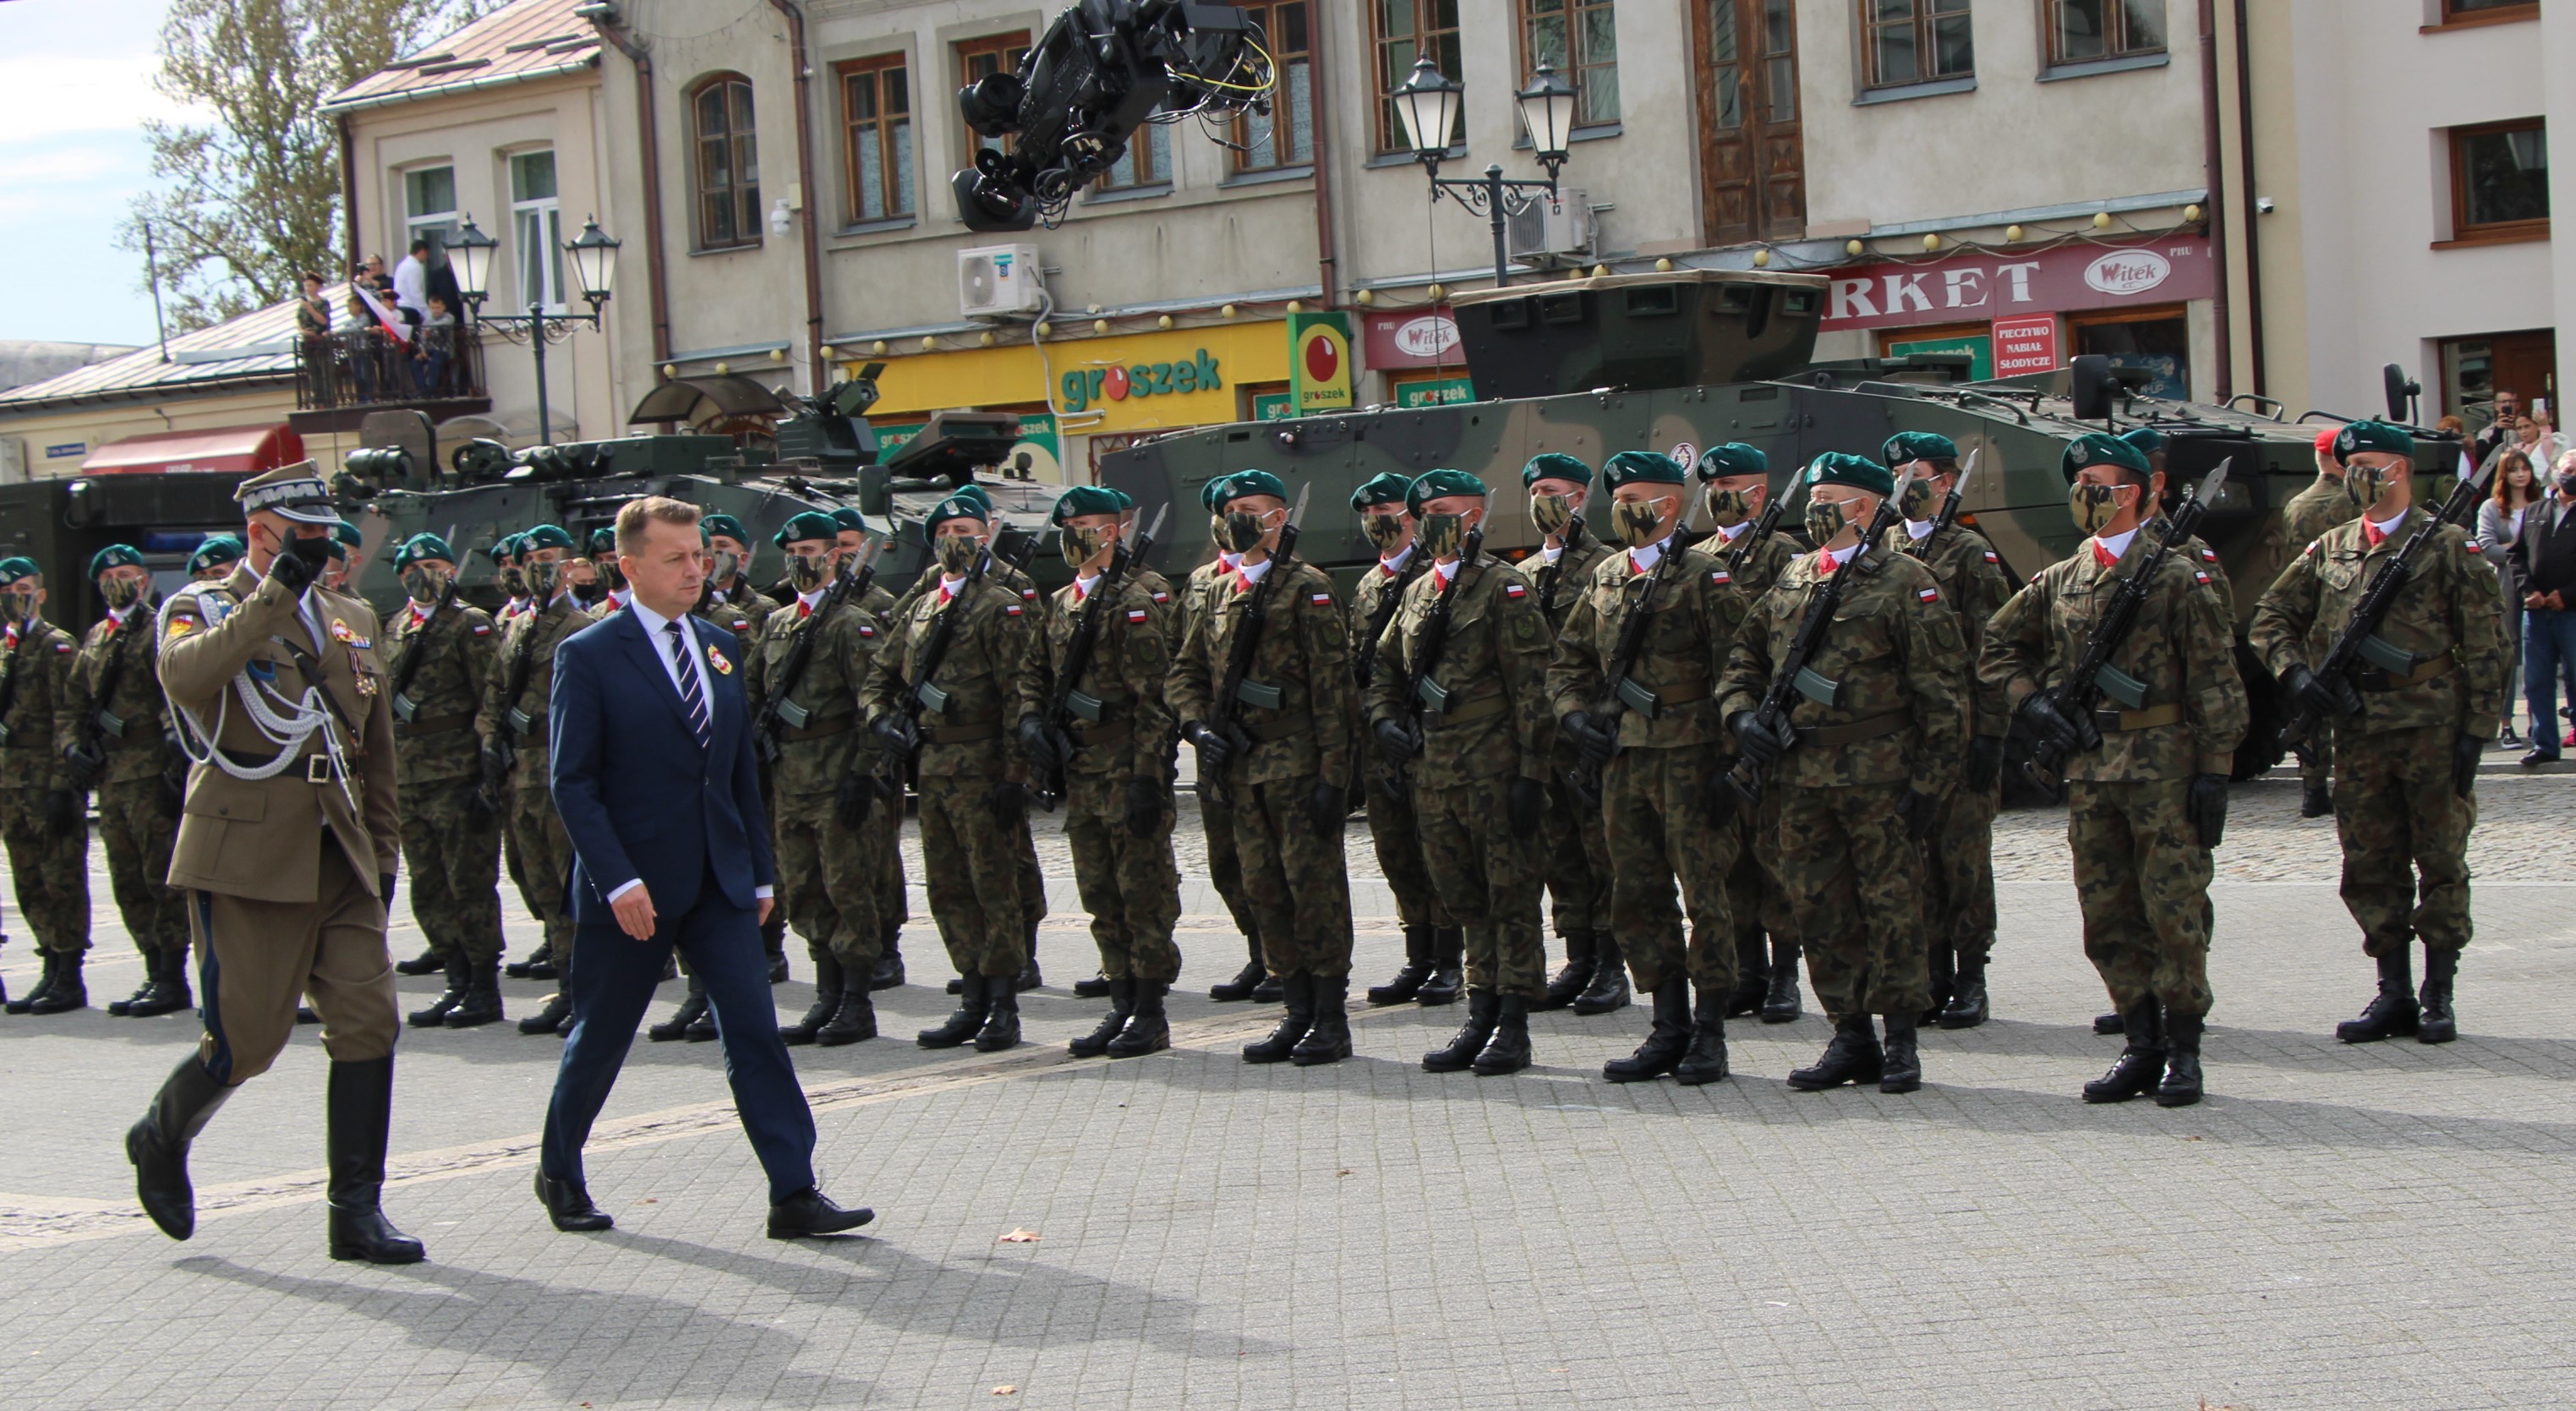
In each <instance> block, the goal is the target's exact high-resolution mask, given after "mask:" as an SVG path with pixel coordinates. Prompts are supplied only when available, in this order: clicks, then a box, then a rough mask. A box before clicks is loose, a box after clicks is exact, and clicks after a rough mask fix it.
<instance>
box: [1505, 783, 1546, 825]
mask: <svg viewBox="0 0 2576 1411" xmlns="http://www.w3.org/2000/svg"><path fill="white" fill-rule="evenodd" d="M1503 815H1504V821H1505V822H1506V823H1508V824H1509V825H1510V826H1511V830H1512V835H1513V836H1514V837H1518V838H1528V839H1536V838H1537V837H1538V830H1539V829H1540V827H1542V826H1543V825H1545V824H1546V822H1547V786H1546V785H1545V784H1542V783H1540V782H1539V781H1537V780H1536V779H1514V780H1512V782H1511V786H1510V787H1509V788H1508V789H1506V790H1505V791H1504V793H1503Z"/></svg>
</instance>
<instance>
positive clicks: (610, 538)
mask: <svg viewBox="0 0 2576 1411" xmlns="http://www.w3.org/2000/svg"><path fill="white" fill-rule="evenodd" d="M615 552H617V529H616V526H614V525H608V524H603V525H601V526H599V527H598V528H597V529H594V530H592V531H590V553H591V555H592V556H593V557H597V556H598V555H601V554H613V553H615Z"/></svg>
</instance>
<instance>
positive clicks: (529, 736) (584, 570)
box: [475, 524, 597, 1034]
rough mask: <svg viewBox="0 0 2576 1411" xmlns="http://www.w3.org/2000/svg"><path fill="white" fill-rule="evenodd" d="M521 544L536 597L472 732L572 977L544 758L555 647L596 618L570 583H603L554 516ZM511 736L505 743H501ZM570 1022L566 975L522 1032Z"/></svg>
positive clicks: (526, 883)
mask: <svg viewBox="0 0 2576 1411" xmlns="http://www.w3.org/2000/svg"><path fill="white" fill-rule="evenodd" d="M518 547H519V551H520V557H521V562H520V564H519V569H520V571H521V573H522V574H523V575H524V576H525V577H526V580H527V585H528V594H529V602H530V604H531V606H530V607H529V609H528V611H526V612H524V613H521V614H520V615H519V616H518V617H517V618H515V619H513V620H512V621H511V622H510V624H509V625H508V627H506V628H505V629H503V632H502V641H501V649H500V651H499V653H498V654H497V655H498V661H499V669H498V670H496V671H494V672H493V673H492V677H491V681H490V685H489V688H488V689H487V690H486V691H485V692H484V695H483V712H482V717H481V718H480V719H479V720H478V721H476V723H475V733H476V734H478V735H480V736H482V737H483V739H485V740H486V741H489V742H491V743H490V744H488V745H487V746H486V755H487V759H495V758H497V760H498V761H499V763H498V767H497V768H496V764H494V763H486V764H485V766H484V768H485V777H486V778H491V777H493V776H494V775H495V774H496V773H498V774H499V776H500V778H501V780H502V787H501V788H499V789H497V790H495V792H498V793H500V794H501V806H502V808H503V809H504V810H505V813H504V816H503V826H504V827H505V828H507V829H508V830H509V834H510V838H511V841H512V843H513V845H514V846H515V847H516V848H517V849H518V854H519V876H518V878H517V880H518V883H519V896H520V899H521V900H523V901H525V902H526V903H527V906H528V910H529V912H530V913H532V914H533V915H535V917H536V918H537V920H538V922H539V923H540V924H542V925H543V926H544V928H545V937H546V948H547V951H548V952H549V954H550V955H551V956H552V957H553V960H552V964H553V967H554V970H555V972H556V974H557V975H558V976H559V977H561V978H563V979H566V980H569V979H570V978H571V975H572V932H573V923H572V912H571V910H570V908H568V907H566V906H565V905H564V878H565V877H567V876H569V875H570V874H571V872H572V841H571V839H570V838H568V837H566V836H565V834H564V826H563V820H562V819H561V818H559V817H557V816H556V814H555V800H554V793H553V788H552V781H551V778H550V776H549V774H548V772H547V767H546V766H547V741H546V709H547V705H548V703H549V702H550V701H551V700H552V699H553V696H554V682H555V648H556V647H558V646H560V645H562V643H563V640H564V639H565V638H566V637H569V636H571V635H572V634H574V633H575V632H579V631H580V630H582V629H583V628H585V627H588V626H590V624H591V616H590V614H589V612H588V611H587V610H585V609H584V608H583V607H582V606H581V603H580V601H579V600H578V599H577V598H576V597H575V596H574V594H573V588H574V586H575V585H576V584H578V583H584V582H596V581H597V576H596V572H595V571H594V570H593V569H592V568H591V566H590V560H588V559H585V558H579V557H576V556H575V554H574V550H573V542H572V536H571V535H570V534H567V533H565V532H564V531H563V529H562V528H561V527H559V526H557V525H552V524H540V525H538V526H536V527H535V528H533V529H530V530H527V531H526V532H525V533H523V534H521V535H520V536H519V545H518ZM504 743H506V745H507V748H506V749H499V747H500V746H501V745H503V744H504ZM496 750H497V751H498V754H497V756H496V755H495V754H494V751H496ZM571 1024H572V986H571V985H570V984H566V985H564V986H563V987H562V988H560V989H559V990H557V991H556V992H555V993H554V994H553V995H551V996H549V997H548V998H547V1000H546V1003H545V1007H544V1008H542V1009H540V1010H538V1011H537V1012H536V1013H535V1014H532V1015H530V1016H528V1017H527V1018H525V1019H522V1020H520V1021H519V1032H520V1033H522V1034H553V1033H559V1032H563V1031H565V1030H567V1029H569V1028H570V1026H571Z"/></svg>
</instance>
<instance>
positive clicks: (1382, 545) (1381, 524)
mask: <svg viewBox="0 0 2576 1411" xmlns="http://www.w3.org/2000/svg"><path fill="white" fill-rule="evenodd" d="M1360 533H1362V534H1365V535H1367V536H1368V541H1369V547H1371V548H1373V549H1376V550H1377V552H1378V556H1379V557H1380V558H1384V557H1385V556H1386V555H1388V554H1391V553H1394V552H1395V546H1396V544H1397V543H1398V542H1399V541H1401V540H1402V539H1403V538H1404V516H1403V515H1400V514H1365V513H1364V514H1362V515H1361V516H1360Z"/></svg>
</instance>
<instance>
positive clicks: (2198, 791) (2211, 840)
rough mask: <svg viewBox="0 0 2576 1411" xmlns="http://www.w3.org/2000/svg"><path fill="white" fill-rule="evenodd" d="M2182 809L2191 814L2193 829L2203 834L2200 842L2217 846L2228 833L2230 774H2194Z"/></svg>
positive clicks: (2208, 845)
mask: <svg viewBox="0 0 2576 1411" xmlns="http://www.w3.org/2000/svg"><path fill="white" fill-rule="evenodd" d="M2183 811H2184V812H2186V813H2189V814H2190V815H2191V827H2192V831H2193V832H2196V833H2198V834H2199V835H2200V845H2201V846H2202V847H2204V848H2214V847H2217V846H2218V840H2219V839H2220V838H2221V837H2224V836H2225V835H2226V833H2227V776H2226V775H2224V774H2195V775H2193V776H2191V790H2190V792H2189V793H2187V794H2185V795H2184V796H2183Z"/></svg>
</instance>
